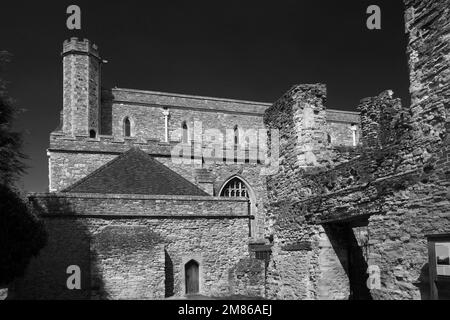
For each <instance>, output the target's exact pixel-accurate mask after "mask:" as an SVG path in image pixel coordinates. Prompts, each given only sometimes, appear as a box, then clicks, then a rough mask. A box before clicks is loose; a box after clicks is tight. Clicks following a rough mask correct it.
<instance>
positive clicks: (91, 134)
mask: <svg viewBox="0 0 450 320" xmlns="http://www.w3.org/2000/svg"><path fill="white" fill-rule="evenodd" d="M96 137H97V133H96V132H95V130H91V131H89V138H91V139H95V138H96Z"/></svg>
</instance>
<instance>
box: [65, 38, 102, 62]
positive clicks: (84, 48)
mask: <svg viewBox="0 0 450 320" xmlns="http://www.w3.org/2000/svg"><path fill="white" fill-rule="evenodd" d="M67 54H87V55H90V56H93V57H95V58H97V59H99V60H100V59H101V58H100V53H99V50H98V46H97V45H96V44H95V43H93V42H91V41H90V40H88V39H83V40H81V39H79V38H77V37H73V38H70V39H69V40H65V41H64V43H63V52H62V56H65V55H67Z"/></svg>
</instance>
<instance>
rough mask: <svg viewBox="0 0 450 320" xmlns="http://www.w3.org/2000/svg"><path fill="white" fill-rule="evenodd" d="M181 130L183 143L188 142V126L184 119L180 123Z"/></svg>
mask: <svg viewBox="0 0 450 320" xmlns="http://www.w3.org/2000/svg"><path fill="white" fill-rule="evenodd" d="M181 130H182V131H183V137H182V139H183V140H182V141H183V143H188V140H189V131H188V126H187V124H186V121H183V123H182V124H181Z"/></svg>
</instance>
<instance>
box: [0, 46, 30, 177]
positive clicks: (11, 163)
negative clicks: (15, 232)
mask: <svg viewBox="0 0 450 320" xmlns="http://www.w3.org/2000/svg"><path fill="white" fill-rule="evenodd" d="M9 60H10V54H9V53H7V52H5V51H1V52H0V72H2V71H3V69H4V66H5V64H6V63H7V62H9ZM6 85H7V83H6V81H5V80H4V79H2V77H1V73H0V184H4V185H9V184H11V183H12V182H13V181H14V180H16V179H17V177H19V176H20V175H22V174H23V173H24V172H25V169H26V166H25V164H24V163H23V160H24V159H26V156H25V155H24V154H23V153H22V151H21V148H22V143H23V141H22V136H21V134H20V133H18V132H13V131H12V122H13V120H14V118H15V117H16V115H17V113H18V110H17V109H16V108H15V107H14V105H13V100H12V99H11V98H10V97H9V96H8V92H7V89H6Z"/></svg>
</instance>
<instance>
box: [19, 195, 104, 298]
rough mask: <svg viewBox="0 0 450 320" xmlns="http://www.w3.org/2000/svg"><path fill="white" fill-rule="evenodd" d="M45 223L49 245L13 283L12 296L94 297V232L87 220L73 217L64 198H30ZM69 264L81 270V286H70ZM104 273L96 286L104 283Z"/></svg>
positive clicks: (73, 213) (72, 212)
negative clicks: (92, 255) (92, 265)
mask: <svg viewBox="0 0 450 320" xmlns="http://www.w3.org/2000/svg"><path fill="white" fill-rule="evenodd" d="M31 204H32V206H33V207H34V208H35V209H36V211H37V212H39V214H40V215H41V216H43V220H44V223H45V228H46V229H47V232H48V243H47V246H46V247H45V248H44V249H42V251H41V252H40V254H39V256H38V257H37V258H35V259H33V260H32V262H31V263H30V265H29V267H28V268H27V272H26V274H25V276H24V277H23V278H21V279H18V280H17V281H15V282H14V283H13V284H12V286H11V287H10V297H11V299H18V300H22V299H27V300H84V299H91V298H93V297H92V284H91V274H92V270H91V251H90V247H91V240H92V238H91V234H90V232H89V230H88V228H87V226H86V223H85V222H84V221H83V220H81V219H77V218H75V217H74V215H75V214H76V213H75V212H74V211H73V210H72V208H71V206H70V204H69V203H68V202H67V201H66V200H64V199H61V198H57V197H52V198H49V199H45V200H44V201H36V200H35V199H31ZM70 266H78V267H79V268H80V271H81V289H80V290H69V289H68V287H67V280H68V278H69V277H70V276H71V275H72V274H68V273H67V269H68V267H70ZM102 283H103V280H102V279H101V277H100V278H99V279H97V280H96V284H95V285H96V286H99V287H101V286H102Z"/></svg>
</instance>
